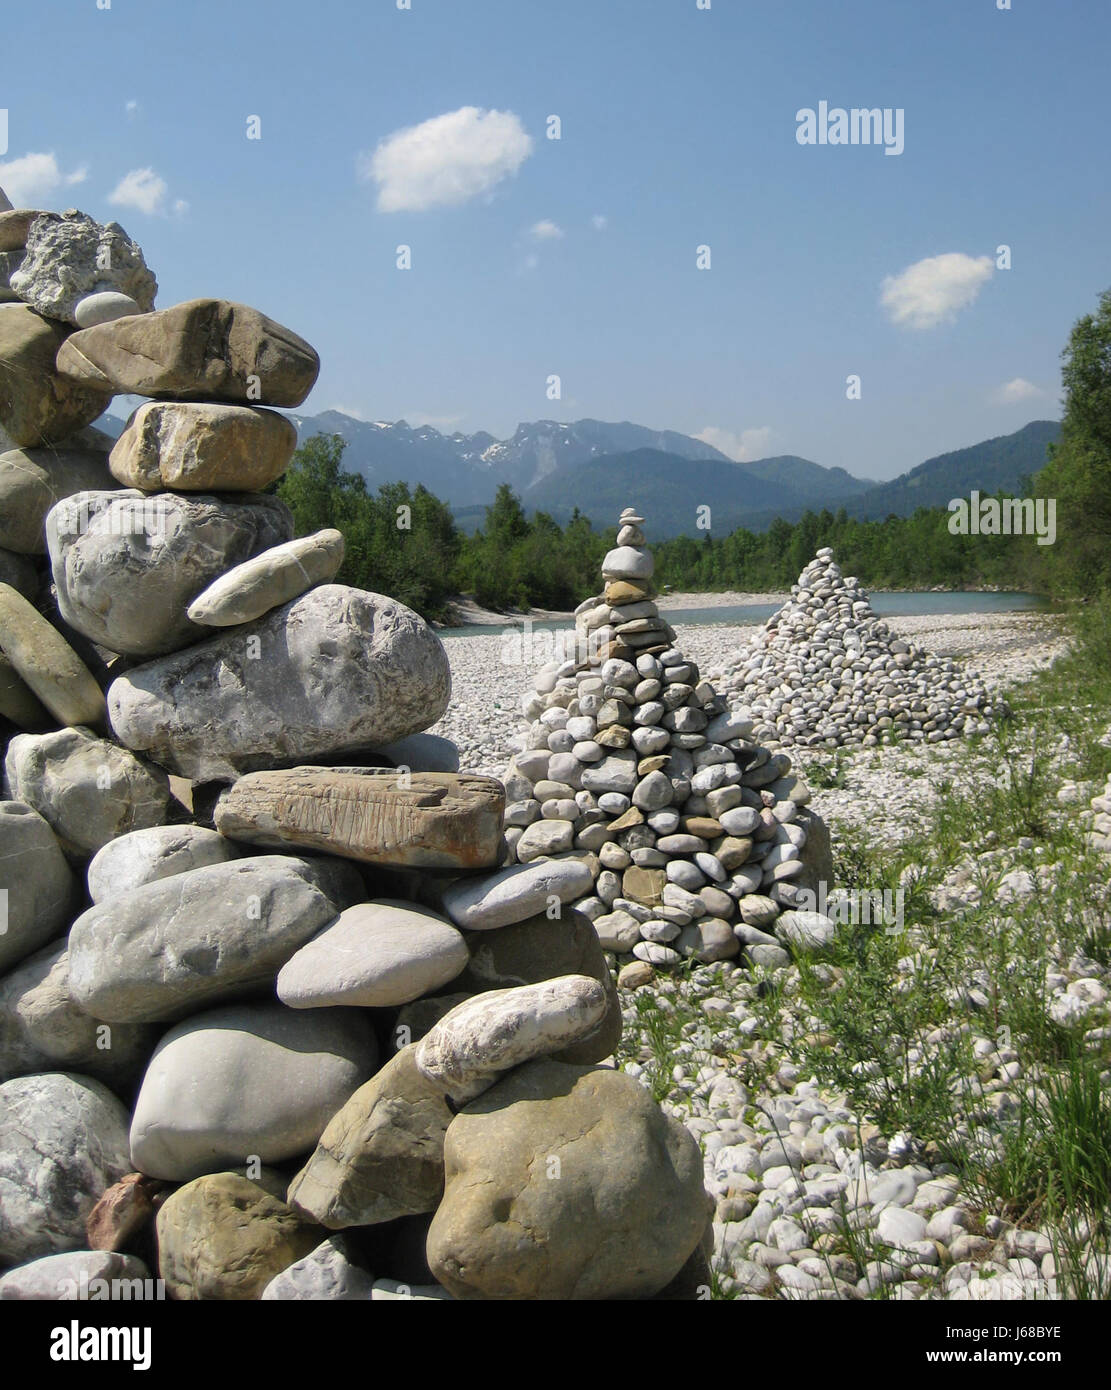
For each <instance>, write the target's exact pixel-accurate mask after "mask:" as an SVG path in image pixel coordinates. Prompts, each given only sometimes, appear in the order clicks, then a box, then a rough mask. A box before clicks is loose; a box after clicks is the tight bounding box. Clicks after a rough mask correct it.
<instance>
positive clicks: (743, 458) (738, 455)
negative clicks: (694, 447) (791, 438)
mask: <svg viewBox="0 0 1111 1390" xmlns="http://www.w3.org/2000/svg"><path fill="white" fill-rule="evenodd" d="M771 437H772V427H771V426H770V425H759V426H757V427H756V428H754V429H748V430H741V432H740V433H739V434H738V433H736V432H735V431H734V430H722V429H718V428H717V426H716V425H707V426H706V428H705V429H704V430H702V431H701V432H700V433H698V434H696V435H693V436H692V438H694V439H700V440H701V441H702V443H703V444H709V445H710V447H711V448H714V449H720V451H721V452H722V453H723V454H724V455H725V456H726V458H731V459H732V460H733V462H734V463H750V462H751V461H752V460H753V459H758V458H763V457H764V455H765V453H766V452H767V447H768V440H769V439H771Z"/></svg>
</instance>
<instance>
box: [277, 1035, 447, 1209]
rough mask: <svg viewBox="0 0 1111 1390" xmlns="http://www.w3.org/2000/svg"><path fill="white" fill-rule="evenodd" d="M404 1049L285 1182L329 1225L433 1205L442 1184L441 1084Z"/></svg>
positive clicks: (292, 1195) (297, 1202)
mask: <svg viewBox="0 0 1111 1390" xmlns="http://www.w3.org/2000/svg"><path fill="white" fill-rule="evenodd" d="M415 1053H416V1046H415V1045H410V1046H407V1047H404V1048H402V1049H401V1051H400V1052H398V1054H397V1056H396V1057H394V1058H392V1059H391V1060H390V1061H389V1062H388V1063H387V1064H386V1065H385V1066H384V1067H383V1068H382V1070H381V1071H380V1072H379V1073H378V1074H377V1075H376V1076H374V1077H372V1078H371V1080H370V1081H368V1082H367V1083H366V1084H365V1085H364V1086H360V1087H359V1089H358V1090H357V1091H356V1092H355V1093H354V1095H353V1096H352V1097H351V1099H350V1100H349V1101H348V1102H347V1104H346V1105H345V1106H344V1107H343V1109H342V1110H340V1111H339V1112H338V1113H337V1114H335V1115H334V1116H333V1117H332V1119H331V1120H330V1121H329V1123H328V1127H327V1129H325V1131H324V1133H323V1134H322V1135H321V1136H320V1142H319V1143H318V1144H317V1146H316V1150H315V1151H314V1153H313V1155H312V1157H311V1158H310V1159H309V1161H308V1162H307V1163H306V1164H305V1166H304V1168H302V1169H301V1171H300V1172H299V1173H298V1174H297V1176H296V1177H295V1178H294V1179H293V1181H292V1183H290V1186H289V1201H290V1204H291V1205H292V1206H293V1207H294V1208H295V1209H296V1210H298V1211H301V1212H305V1213H307V1214H308V1215H309V1216H311V1217H312V1219H313V1220H314V1221H319V1222H320V1223H321V1225H323V1226H327V1227H328V1229H329V1230H333V1231H338V1230H343V1229H344V1228H345V1227H347V1226H373V1225H377V1224H378V1223H379V1222H382V1221H393V1220H394V1219H395V1218H396V1217H399V1216H416V1215H419V1214H420V1213H421V1212H427V1211H434V1210H435V1209H436V1207H437V1205H438V1204H439V1201H440V1197H441V1195H442V1194H443V1190H444V1135H445V1133H446V1132H447V1127H448V1125H449V1124H450V1123H451V1121H452V1119H453V1118H454V1117H453V1115H452V1112H451V1110H450V1109H449V1107H448V1104H447V1101H446V1100H445V1098H444V1092H443V1088H442V1087H440V1086H438V1085H436V1084H435V1083H433V1082H432V1081H429V1080H428V1078H427V1077H425V1076H423V1075H422V1074H421V1073H420V1072H419V1071H418V1070H417V1067H416V1063H415V1061H414V1056H415Z"/></svg>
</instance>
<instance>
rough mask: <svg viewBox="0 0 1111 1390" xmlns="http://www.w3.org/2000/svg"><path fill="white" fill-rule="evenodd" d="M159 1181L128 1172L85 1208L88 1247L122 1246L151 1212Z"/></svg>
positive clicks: (144, 1222)
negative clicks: (87, 1213) (91, 1204)
mask: <svg viewBox="0 0 1111 1390" xmlns="http://www.w3.org/2000/svg"><path fill="white" fill-rule="evenodd" d="M162 1186H163V1184H162V1183H160V1182H157V1181H155V1179H154V1178H148V1177H145V1176H144V1175H143V1174H142V1173H128V1175H127V1177H126V1178H123V1179H121V1181H119V1182H118V1183H116V1184H115V1185H114V1186H112V1187H110V1188H109V1189H108V1191H107V1192H105V1194H104V1195H103V1197H101V1199H100V1201H98V1202H97V1204H96V1206H95V1207H93V1209H92V1211H91V1212H89V1215H88V1218H87V1220H86V1222H85V1233H86V1235H87V1236H88V1238H89V1249H90V1250H126V1248H127V1247H128V1245H129V1244H130V1243H131V1242H132V1241H133V1240H134V1239H135V1237H136V1236H137V1235H138V1234H139V1232H140V1231H141V1230H142V1228H143V1227H144V1226H145V1225H146V1224H147V1222H148V1221H149V1220H150V1219H151V1217H152V1216H153V1215H154V1198H155V1194H156V1193H157V1192H158V1191H160V1189H161V1188H162Z"/></svg>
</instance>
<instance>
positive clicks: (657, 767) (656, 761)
mask: <svg viewBox="0 0 1111 1390" xmlns="http://www.w3.org/2000/svg"><path fill="white" fill-rule="evenodd" d="M670 761H671V759H670V757H669V756H668V755H667V754H666V753H657V754H656V755H655V756H654V757H651V758H641V760H640V762H639V763H637V776H638V777H647V776H648V774H649V773H650V772H663V770H664V768H666V767H667V765H668V763H670Z"/></svg>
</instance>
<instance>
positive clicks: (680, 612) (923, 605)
mask: <svg viewBox="0 0 1111 1390" xmlns="http://www.w3.org/2000/svg"><path fill="white" fill-rule="evenodd" d="M871 601H872V608H873V610H874V612H875V613H876V614H877V615H878V616H879V617H881V618H898V617H933V616H937V615H946V614H951V615H953V616H959V615H961V614H963V613H1023V612H1039V611H1044V610H1045V609H1046V608H1048V606H1049V605H1048V604H1047V602H1046V601H1045V599H1043V598H1041V597H1039V595H1037V594H1024V593H1017V592H1016V593H1001V594H986V593H951V594H949V593H946V594H935V593H931V592H928V591H925V590H922V591H917V590H916V591H913V592H909V593H874V594H872V595H871ZM778 607H779V604H777V603H737V604H732V605H731V606H729V607H727V608H672V609H669V610H667V611H666V612H665V614H664V616H665V617H666V618H667V620H668V622H669V623H670V624H671V625H672V627H676V626H682V627H704V626H706V625H707V624H710V623H728V624H729V625H730V626H735V627H744V626H749V625H753V626H754V625H756V624H757V623H762V622H764V621H765V620H766V619H768V618H770V617H771V615H772V614H773V613H774V612H775V610H776V609H777V608H778ZM518 621H519V620H518ZM511 625H512V623H511V621H510V620H509V619H506V626H507V627H509V626H511ZM571 626H572V624H571V622H570V620H569V619H567V618H556V619H552V620H550V621H549V620H545V621H536V622H534V623H533V624H532V628H533V631H534V632H539V631H559V630H561V629H563V628H569V627H571ZM437 630H438V632H439V635H440V636H441V637H480V636H482V635H483V634H485V635H486V636H487V637H490V636H495V635H497V634H498V633H499V632H501V631H502V629H501V627H500V626H498V625H497V624H490V625H489V626H487V625H485V624H482V623H468V624H467V626H465V627H445V628H439V629H437Z"/></svg>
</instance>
